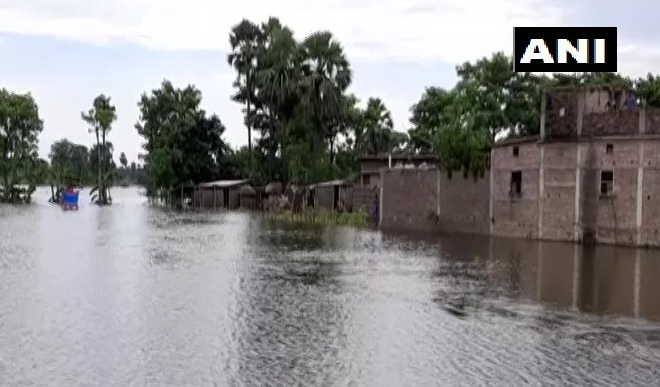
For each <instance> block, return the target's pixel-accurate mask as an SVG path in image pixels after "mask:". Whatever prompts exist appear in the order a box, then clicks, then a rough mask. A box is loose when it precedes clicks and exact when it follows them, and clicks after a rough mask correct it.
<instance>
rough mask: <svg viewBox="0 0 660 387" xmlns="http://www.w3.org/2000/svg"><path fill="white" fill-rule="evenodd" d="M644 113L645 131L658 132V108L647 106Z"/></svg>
mask: <svg viewBox="0 0 660 387" xmlns="http://www.w3.org/2000/svg"><path fill="white" fill-rule="evenodd" d="M645 115H646V128H645V129H644V132H645V133H648V134H660V109H658V108H655V107H647V108H646V111H645Z"/></svg>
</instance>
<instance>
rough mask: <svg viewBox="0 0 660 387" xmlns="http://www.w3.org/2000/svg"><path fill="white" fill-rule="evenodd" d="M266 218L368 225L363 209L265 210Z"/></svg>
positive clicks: (297, 221) (352, 225) (327, 223)
mask: <svg viewBox="0 0 660 387" xmlns="http://www.w3.org/2000/svg"><path fill="white" fill-rule="evenodd" d="M265 217H266V219H269V220H275V221H283V222H288V223H294V224H301V225H323V226H349V227H366V226H367V225H369V215H367V213H366V212H363V211H356V212H333V211H324V210H314V209H312V210H307V211H304V212H300V213H295V212H292V211H285V212H267V213H266V214H265Z"/></svg>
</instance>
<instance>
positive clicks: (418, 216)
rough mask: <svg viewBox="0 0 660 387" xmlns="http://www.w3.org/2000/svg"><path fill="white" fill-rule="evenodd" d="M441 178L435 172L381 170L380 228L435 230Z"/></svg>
mask: <svg viewBox="0 0 660 387" xmlns="http://www.w3.org/2000/svg"><path fill="white" fill-rule="evenodd" d="M438 177H439V171H437V170H435V169H430V170H422V169H383V170H381V185H382V190H381V194H382V198H381V208H380V211H381V222H380V226H381V227H382V228H385V229H399V230H425V229H427V230H428V229H433V228H435V227H436V225H437V208H438Z"/></svg>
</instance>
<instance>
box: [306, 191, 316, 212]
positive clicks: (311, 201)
mask: <svg viewBox="0 0 660 387" xmlns="http://www.w3.org/2000/svg"><path fill="white" fill-rule="evenodd" d="M315 194H316V190H315V189H312V190H310V191H309V195H307V207H309V208H314V198H315V196H316V195H315Z"/></svg>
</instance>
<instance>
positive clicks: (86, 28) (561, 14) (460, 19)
mask: <svg viewBox="0 0 660 387" xmlns="http://www.w3.org/2000/svg"><path fill="white" fill-rule="evenodd" d="M576 3H579V4H576ZM658 11H660V3H659V4H655V3H653V2H648V1H646V2H644V3H642V1H641V0H628V1H626V2H624V3H621V2H618V1H617V2H615V1H614V0H598V1H595V0H581V1H579V2H574V1H568V0H460V1H459V0H456V1H448V0H408V1H401V0H397V1H394V0H362V1H346V0H337V1H334V2H312V1H303V0H280V1H278V2H271V1H265V0H244V1H241V2H236V3H234V2H221V1H217V0H185V1H184V0H94V1H89V0H87V1H83V0H21V1H18V0H0V87H6V88H8V89H10V90H12V91H15V92H21V93H23V92H31V93H32V94H33V96H34V97H35V99H36V100H37V103H38V104H39V107H40V115H41V118H42V119H43V120H44V131H43V133H42V135H41V138H40V154H41V156H42V157H44V158H45V157H47V155H48V152H49V148H50V144H52V143H53V142H54V141H56V140H58V139H61V138H64V137H66V138H68V139H69V140H71V141H73V142H76V143H81V144H87V145H91V144H92V141H93V139H92V136H91V135H90V134H88V133H87V128H86V126H85V124H84V123H83V122H82V120H81V119H80V113H81V111H83V110H85V111H86V110H88V109H89V108H90V107H91V104H92V101H93V99H94V97H95V96H97V95H99V94H101V93H104V94H106V95H110V96H111V97H112V101H113V103H114V104H115V105H116V107H117V113H118V120H117V122H116V123H115V125H114V127H113V129H112V132H111V134H110V139H111V141H112V142H113V143H114V145H115V158H118V156H119V153H120V152H125V153H126V156H127V157H128V159H129V161H134V160H136V159H137V154H138V153H139V152H140V143H141V139H140V137H139V136H138V135H137V132H136V131H135V129H134V125H135V123H136V121H137V119H138V108H137V101H138V99H139V98H140V95H141V94H142V93H143V92H145V91H150V90H152V89H154V88H157V87H158V86H159V85H160V83H161V82H162V80H163V79H164V78H167V79H169V80H171V81H172V82H173V83H174V84H175V85H176V86H180V87H184V86H186V85H188V84H194V85H195V86H197V87H198V88H199V89H200V90H201V91H202V93H203V98H204V99H203V103H202V107H203V108H204V109H206V110H207V111H208V112H211V113H216V114H217V115H218V116H219V117H220V118H221V119H222V121H223V123H224V124H225V126H226V127H227V132H226V135H225V139H226V140H227V141H228V142H229V143H230V144H232V145H233V146H240V145H243V144H245V143H246V141H247V132H246V129H245V127H244V126H243V124H242V113H241V106H240V105H238V104H236V103H234V102H232V101H231V100H230V99H229V96H230V95H231V92H232V88H231V83H232V81H233V79H234V78H235V73H234V71H233V70H232V68H231V67H229V65H228V64H227V60H226V57H227V53H228V50H229V40H228V39H229V31H230V29H231V27H232V26H233V25H235V24H237V23H238V22H240V21H241V20H242V19H243V18H248V19H250V20H252V21H254V22H261V21H265V20H267V19H268V17H269V16H275V17H278V18H279V19H280V20H281V21H282V23H284V24H286V25H288V26H289V27H291V28H292V29H293V30H294V32H295V33H296V36H297V37H298V38H300V39H302V38H304V37H305V36H307V35H309V34H310V33H312V32H314V31H317V30H329V31H331V32H333V33H334V35H335V36H336V38H337V39H338V40H339V41H340V42H341V43H342V44H343V46H344V48H345V51H346V54H347V56H348V58H349V60H350V62H351V64H352V67H353V71H354V81H353V85H352V86H351V91H352V92H354V93H356V94H357V95H358V97H360V98H361V99H362V100H364V101H366V99H367V98H369V97H371V96H374V97H380V98H381V99H382V100H383V101H384V102H385V104H386V106H387V107H388V108H389V109H390V110H391V112H392V115H393V119H394V123H395V127H396V129H397V130H405V129H406V128H407V126H408V118H409V116H410V113H409V110H410V106H411V105H412V104H413V103H415V102H416V101H417V100H418V99H419V97H420V96H421V94H422V92H423V90H424V88H425V87H427V86H439V87H451V86H452V85H453V84H454V83H455V81H456V75H455V66H456V64H459V63H462V62H465V61H470V60H475V59H478V58H480V57H483V56H487V55H490V53H492V52H494V51H499V50H503V51H505V52H507V53H511V52H512V50H513V49H512V46H513V27H514V26H616V27H618V44H619V54H618V67H619V72H621V73H624V74H626V75H631V76H638V75H644V74H646V73H647V72H649V71H651V72H660V68H659V67H660V43H657V42H660V29H658V28H656V27H655V16H654V15H657V14H658Z"/></svg>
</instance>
